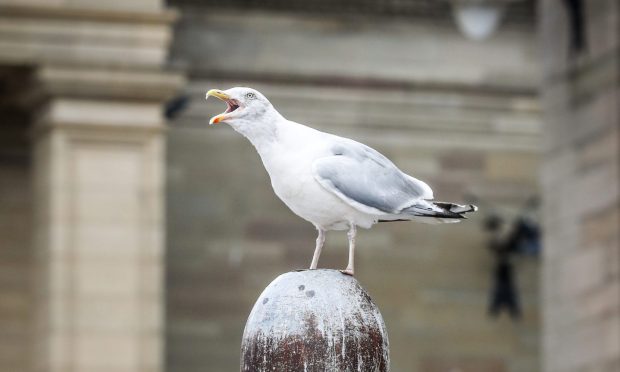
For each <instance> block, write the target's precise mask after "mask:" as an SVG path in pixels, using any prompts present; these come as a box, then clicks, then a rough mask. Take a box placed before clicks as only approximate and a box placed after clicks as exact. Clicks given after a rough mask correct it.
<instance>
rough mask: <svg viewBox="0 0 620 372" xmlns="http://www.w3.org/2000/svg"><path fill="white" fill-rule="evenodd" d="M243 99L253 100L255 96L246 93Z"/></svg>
mask: <svg viewBox="0 0 620 372" xmlns="http://www.w3.org/2000/svg"><path fill="white" fill-rule="evenodd" d="M245 98H247V99H254V98H256V94H254V93H252V92H250V93H246V94H245Z"/></svg>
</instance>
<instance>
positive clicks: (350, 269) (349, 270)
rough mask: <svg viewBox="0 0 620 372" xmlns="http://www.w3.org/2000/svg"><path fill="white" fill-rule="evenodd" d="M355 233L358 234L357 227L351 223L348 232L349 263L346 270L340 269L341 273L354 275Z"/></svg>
mask: <svg viewBox="0 0 620 372" xmlns="http://www.w3.org/2000/svg"><path fill="white" fill-rule="evenodd" d="M355 234H357V228H356V227H355V224H354V223H351V228H350V229H349V232H348V233H347V237H348V238H349V263H348V264H347V268H346V269H344V270H340V272H341V273H343V274H347V275H351V276H353V272H354V270H353V266H354V264H353V260H354V256H355Z"/></svg>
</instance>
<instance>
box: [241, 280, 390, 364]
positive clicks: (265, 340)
mask: <svg viewBox="0 0 620 372" xmlns="http://www.w3.org/2000/svg"><path fill="white" fill-rule="evenodd" d="M241 371H351V372H352V371H377V372H384V371H389V353H388V337H387V331H386V329H385V324H384V323H383V318H382V317H381V313H380V312H379V309H378V308H377V306H376V305H375V304H374V303H373V302H372V299H371V298H370V296H369V295H368V293H367V292H366V290H364V288H362V286H361V285H360V284H359V283H358V281H357V280H356V279H355V278H354V277H352V276H349V275H344V274H342V273H340V272H339V271H337V270H304V271H298V272H290V273H286V274H282V275H280V276H279V277H278V278H276V279H275V280H274V281H273V282H271V284H269V286H267V288H266V289H265V290H264V291H263V293H262V294H261V295H260V297H259V298H258V300H257V301H256V304H255V305H254V308H253V309H252V313H251V314H250V316H249V318H248V321H247V323H246V325H245V331H244V332H243V340H242V343H241Z"/></svg>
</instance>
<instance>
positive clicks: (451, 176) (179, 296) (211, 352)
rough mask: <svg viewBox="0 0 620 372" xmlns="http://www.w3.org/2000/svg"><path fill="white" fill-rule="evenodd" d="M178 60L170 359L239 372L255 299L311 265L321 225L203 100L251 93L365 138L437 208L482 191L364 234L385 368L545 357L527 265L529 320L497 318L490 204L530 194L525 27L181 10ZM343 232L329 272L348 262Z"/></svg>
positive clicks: (474, 366)
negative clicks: (181, 101) (460, 211)
mask: <svg viewBox="0 0 620 372" xmlns="http://www.w3.org/2000/svg"><path fill="white" fill-rule="evenodd" d="M182 14H183V16H182V18H181V22H180V24H179V25H178V29H177V34H176V36H175V42H174V44H173V62H174V63H176V64H179V65H183V66H185V67H186V68H187V69H188V74H189V75H190V76H191V77H192V78H191V81H190V84H189V86H188V87H187V90H186V93H187V94H188V96H189V97H190V103H189V106H188V107H187V109H186V110H185V111H184V112H183V113H182V114H181V115H180V116H179V117H178V118H176V119H175V120H173V122H172V123H171V127H170V131H169V134H168V149H169V152H168V159H167V173H168V190H167V209H168V220H167V226H168V236H167V247H168V253H167V262H168V273H167V288H168V292H167V293H168V295H167V312H166V314H167V364H166V365H167V369H168V370H169V371H183V372H193V371H204V368H205V366H209V369H210V370H217V371H234V370H236V369H237V368H238V365H239V346H240V340H241V335H242V331H243V326H244V324H245V320H246V318H247V316H248V314H249V311H250V309H251V308H252V305H253V303H254V301H255V300H256V298H258V295H259V294H260V292H261V291H262V290H263V288H264V287H265V286H266V285H267V284H268V283H269V282H270V281H271V280H272V279H273V278H275V277H276V276H277V275H279V274H280V273H283V272H286V271H290V270H294V269H299V268H305V267H307V266H308V265H309V263H310V259H311V256H312V251H313V249H314V239H315V231H314V228H313V226H312V225H310V224H309V223H307V222H305V221H303V220H301V219H300V218H298V217H296V216H295V215H294V214H293V213H292V212H290V211H289V210H288V209H287V208H286V207H285V206H284V205H283V204H282V202H281V201H279V200H278V199H277V197H276V196H275V195H274V194H273V192H272V190H271V186H270V182H269V179H268V176H267V174H266V172H265V171H264V169H263V166H262V164H261V162H260V159H259V158H258V156H257V154H256V152H255V150H254V149H253V148H252V147H251V145H250V144H249V143H248V142H247V141H246V140H245V139H244V138H242V137H241V136H239V135H238V134H237V133H235V132H234V131H232V129H231V128H229V127H226V126H225V125H221V126H213V127H208V126H207V122H208V118H209V117H210V116H212V115H215V114H217V113H218V112H220V111H223V109H224V107H223V104H221V103H220V102H217V101H214V102H208V103H205V102H204V94H205V92H206V90H207V89H209V88H228V87H231V86H237V85H249V86H253V87H255V88H257V89H259V90H260V91H261V92H263V93H265V94H266V95H267V97H269V98H270V100H271V101H272V102H273V103H274V105H275V106H276V107H277V108H278V109H279V110H280V112H281V113H282V114H284V115H285V116H286V117H287V118H289V119H292V120H295V121H299V122H302V123H306V124H308V125H311V126H313V127H315V128H318V129H321V130H325V131H329V132H332V133H336V134H340V135H344V136H348V137H351V138H354V139H356V140H359V141H362V142H365V143H367V144H368V145H371V146H373V147H375V148H376V149H378V150H379V151H381V152H383V153H384V154H385V155H387V156H388V157H390V158H391V159H392V160H393V161H394V162H395V163H396V164H397V165H399V166H400V167H401V169H403V170H404V171H406V172H409V173H411V174H413V175H415V176H416V177H419V178H421V179H424V180H426V181H428V182H429V183H430V184H431V185H432V186H433V188H434V190H435V195H436V197H437V198H438V199H440V200H453V201H466V200H468V199H471V196H472V195H474V196H475V197H476V198H477V199H478V200H479V201H480V204H481V207H482V211H481V212H480V213H479V214H477V215H475V216H474V217H472V218H471V219H470V220H468V221H466V222H464V223H461V224H458V225H449V226H447V225H444V226H429V225H420V224H415V223H392V224H380V225H378V226H375V227H374V228H373V229H372V230H370V231H360V232H359V235H358V236H359V239H358V249H357V251H356V254H357V256H356V276H357V278H358V279H359V280H360V282H361V283H362V285H364V286H365V287H366V288H367V289H368V291H369V293H370V294H371V295H372V296H373V299H374V300H375V302H376V303H377V304H378V305H379V307H380V308H381V310H382V313H383V315H384V318H385V321H386V324H387V328H388V332H389V336H390V344H391V357H392V370H393V371H424V372H427V371H450V370H460V371H467V372H469V371H476V372H491V371H506V372H508V371H511V372H517V371H523V372H532V371H536V370H538V369H539V367H538V292H537V290H538V274H537V262H536V260H535V259H521V260H519V261H518V263H517V271H518V286H519V288H520V290H521V294H522V302H523V307H524V318H523V319H522V320H521V321H520V322H517V323H513V322H512V321H510V320H509V319H507V317H506V316H503V317H502V318H500V319H499V320H491V319H489V318H488V316H487V314H486V311H487V301H488V292H489V290H490V286H491V275H492V270H493V260H492V257H491V256H490V254H489V252H488V251H487V248H486V245H485V242H486V237H485V236H484V234H483V233H482V227H481V223H482V220H483V217H484V216H485V214H486V213H488V212H489V211H490V210H498V211H500V212H501V213H503V214H506V215H508V216H514V214H515V213H516V211H517V210H518V208H520V206H521V205H522V204H523V202H524V201H525V200H526V199H527V198H529V197H530V196H532V195H536V194H537V164H538V159H539V153H538V148H539V135H538V133H539V115H540V113H539V109H538V101H537V97H536V94H535V82H536V79H537V75H536V60H535V54H534V49H535V48H534V47H535V45H534V44H533V40H532V38H533V34H532V33H531V32H530V31H528V30H522V29H511V28H509V29H505V30H504V32H502V33H500V34H498V35H497V36H496V37H494V38H492V39H491V40H489V41H488V42H486V43H482V44H476V43H473V42H470V41H467V40H466V39H464V38H463V37H462V36H461V35H459V34H458V32H457V31H456V30H455V28H454V27H453V26H452V25H450V24H445V23H440V24H434V23H432V22H424V21H422V20H415V21H411V22H404V21H390V22H384V21H381V22H380V21H378V20H373V19H367V18H362V19H354V20H350V19H349V20H347V19H342V18H336V17H334V18H316V17H298V16H291V15H276V14H271V13H249V14H248V13H243V14H236V15H235V14H234V13H233V12H217V11H213V10H209V11H205V10H200V9H187V10H185V11H184V12H183V13H182ZM346 257H347V249H346V236H345V234H344V233H338V232H332V233H329V234H328V237H327V243H326V247H325V249H324V251H323V255H322V257H321V261H320V263H319V266H320V267H328V268H344V266H345V265H346Z"/></svg>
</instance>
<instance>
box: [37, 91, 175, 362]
mask: <svg viewBox="0 0 620 372" xmlns="http://www.w3.org/2000/svg"><path fill="white" fill-rule="evenodd" d="M162 133H163V122H162V119H161V109H160V105H159V104H158V103H156V102H146V103H124V102H119V101H116V102H115V101H108V100H88V99H73V98H64V97H54V98H52V99H51V100H50V102H49V105H48V107H47V109H46V110H45V113H44V114H43V117H42V120H41V122H40V123H39V124H38V125H37V127H36V129H35V133H34V189H35V193H34V197H35V206H36V207H35V224H34V228H35V247H36V250H35V257H36V259H35V262H36V272H37V273H38V276H37V278H36V279H35V283H36V290H37V293H36V297H35V298H36V301H37V306H36V309H37V311H38V314H37V327H36V329H35V334H36V335H37V336H36V339H35V348H36V349H35V350H36V352H35V353H34V354H33V355H34V356H35V358H36V364H35V366H36V367H37V368H36V370H40V371H68V370H71V371H94V370H106V371H158V370H160V368H161V366H162V351H163V345H162V340H163V322H162V316H163V314H162V313H163V311H162V310H163V303H164V302H163V281H162V280H163V279H162V272H163V257H164V255H163V233H164V231H163V226H164V225H163V209H162V208H163V174H162V169H163V164H164V160H163V157H164V148H163V136H162Z"/></svg>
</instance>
